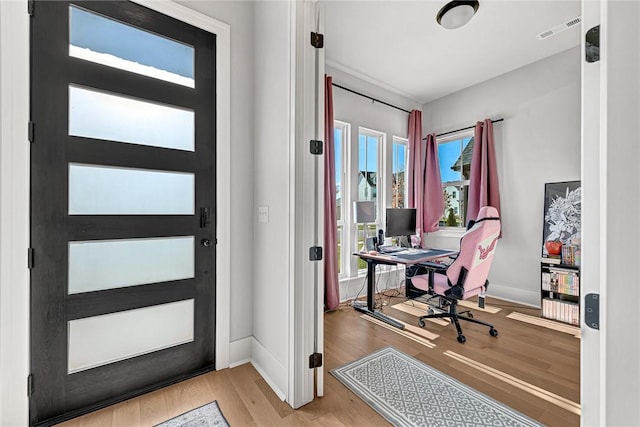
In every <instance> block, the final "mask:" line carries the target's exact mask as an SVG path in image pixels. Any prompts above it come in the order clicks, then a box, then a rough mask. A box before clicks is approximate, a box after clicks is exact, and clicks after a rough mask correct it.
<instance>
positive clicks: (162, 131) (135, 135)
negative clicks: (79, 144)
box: [69, 85, 195, 151]
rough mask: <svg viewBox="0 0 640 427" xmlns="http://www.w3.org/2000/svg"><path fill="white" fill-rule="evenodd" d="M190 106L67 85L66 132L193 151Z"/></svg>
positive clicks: (72, 134) (192, 121)
mask: <svg viewBox="0 0 640 427" xmlns="http://www.w3.org/2000/svg"><path fill="white" fill-rule="evenodd" d="M194 129H195V114H194V112H193V110H189V109H186V108H179V107H174V106H171V105H165V104H158V103H154V102H147V101H144V100H140V99H137V98H131V97H125V96H121V95H117V94H110V93H106V92H101V91H97V90H92V89H85V88H82V87H79V86H74V85H69V135H71V136H81V137H85V138H94V139H104V140H107V141H115V142H128V143H131V144H138V145H147V146H152V147H163V148H173V149H176V150H183V151H194V147H195V145H194V144H195V142H194V141H195V131H194Z"/></svg>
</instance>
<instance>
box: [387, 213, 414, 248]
mask: <svg viewBox="0 0 640 427" xmlns="http://www.w3.org/2000/svg"><path fill="white" fill-rule="evenodd" d="M386 233H387V236H388V237H405V236H406V238H407V241H406V243H405V246H408V247H410V246H411V237H410V236H412V235H414V234H416V210H415V209H414V208H387V224H386Z"/></svg>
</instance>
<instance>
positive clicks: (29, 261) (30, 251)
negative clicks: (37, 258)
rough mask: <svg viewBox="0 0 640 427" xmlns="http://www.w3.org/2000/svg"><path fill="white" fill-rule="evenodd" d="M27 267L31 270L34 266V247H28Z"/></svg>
mask: <svg viewBox="0 0 640 427" xmlns="http://www.w3.org/2000/svg"><path fill="white" fill-rule="evenodd" d="M27 268H28V269H29V270H31V269H32V268H33V248H29V249H27Z"/></svg>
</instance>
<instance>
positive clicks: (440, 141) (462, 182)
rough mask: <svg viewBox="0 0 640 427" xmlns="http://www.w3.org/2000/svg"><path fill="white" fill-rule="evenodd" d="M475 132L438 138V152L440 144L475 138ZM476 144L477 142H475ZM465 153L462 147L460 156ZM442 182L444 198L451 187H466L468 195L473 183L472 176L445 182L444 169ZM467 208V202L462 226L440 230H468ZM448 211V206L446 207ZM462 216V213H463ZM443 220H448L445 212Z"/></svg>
mask: <svg viewBox="0 0 640 427" xmlns="http://www.w3.org/2000/svg"><path fill="white" fill-rule="evenodd" d="M474 133H475V132H474V130H473V129H469V130H464V131H460V132H456V133H454V134H450V135H445V136H443V137H436V144H438V152H439V151H440V144H445V143H449V142H452V141H457V140H463V139H466V138H472V139H473V138H474V136H475V135H474ZM474 143H475V142H474ZM463 151H464V147H462V146H461V148H460V154H462V152H463ZM440 182H441V186H442V193H443V197H444V190H445V187H451V186H459V187H462V186H465V187H467V192H466V193H467V194H468V193H469V191H468V189H469V186H470V183H471V176H469V179H462V180H458V181H447V182H444V181H442V169H440ZM466 207H467V201H466V200H465V203H464V208H465V212H464V218H462V215H461V219H462V221H461V223H460V225H458V226H456V227H453V226H448V225H440V230H443V231H449V232H451V231H463V230H465V229H466V216H467V213H466ZM445 209H446V206H445ZM461 214H462V212H461ZM442 215H443V218H446V215H445V212H443V213H442ZM445 224H446V223H445Z"/></svg>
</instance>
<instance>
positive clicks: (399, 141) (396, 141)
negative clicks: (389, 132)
mask: <svg viewBox="0 0 640 427" xmlns="http://www.w3.org/2000/svg"><path fill="white" fill-rule="evenodd" d="M395 145H404V173H405V179H404V188H403V193H404V195H403V203H402V206H401V207H403V208H406V207H408V200H407V195H408V191H407V190H408V188H409V187H408V181H409V180H408V179H407V174H408V173H409V139H408V138H403V137H401V136H397V135H393V137H392V138H391V154H390V161H389V162H390V164H391V167H390V168H389V172H388V173H385V178H386V179H388V180H389V189H388V192H387V194H385V196H387V195H388V196H387V199H388V202H389V203H385V206H390V207H393V197H394V194H393V190H394V189H393V167H394V164H393V155H394V146H395ZM386 163H387V162H385V164H386Z"/></svg>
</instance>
